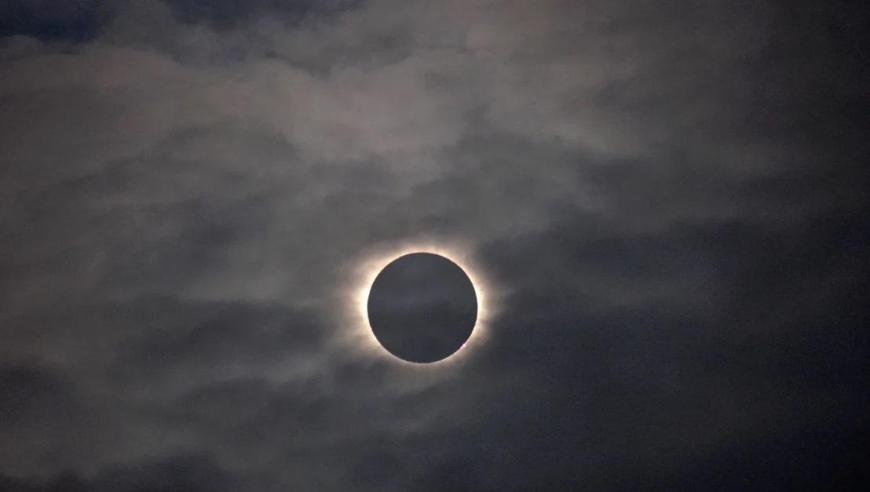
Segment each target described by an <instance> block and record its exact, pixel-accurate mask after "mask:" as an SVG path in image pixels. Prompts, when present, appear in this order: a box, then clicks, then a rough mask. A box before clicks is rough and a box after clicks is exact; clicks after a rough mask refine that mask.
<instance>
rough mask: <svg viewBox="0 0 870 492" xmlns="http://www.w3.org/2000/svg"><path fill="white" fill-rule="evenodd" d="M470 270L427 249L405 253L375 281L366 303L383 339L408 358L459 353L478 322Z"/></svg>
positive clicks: (423, 361)
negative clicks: (467, 270) (425, 250)
mask: <svg viewBox="0 0 870 492" xmlns="http://www.w3.org/2000/svg"><path fill="white" fill-rule="evenodd" d="M478 303H479V299H478V295H477V292H476V290H475V286H474V284H473V282H472V280H471V278H470V277H469V275H468V274H467V273H466V272H465V271H464V270H463V269H462V268H461V267H460V266H459V265H457V264H456V263H454V262H453V261H451V260H450V259H448V258H446V257H444V256H441V255H438V254H434V253H426V252H416V253H411V254H406V255H403V256H400V257H398V258H396V259H395V260H393V261H392V262H390V263H389V264H387V265H386V267H384V268H383V269H382V270H381V271H380V272H379V273H378V274H377V276H376V277H375V279H374V282H372V284H371V287H370V290H369V295H368V300H367V304H366V308H367V314H368V321H369V325H370V327H371V330H372V333H373V335H374V337H375V338H376V339H377V341H378V343H379V344H380V345H381V346H382V347H383V348H384V349H385V350H386V351H387V352H389V353H390V354H392V355H393V356H395V357H397V358H399V359H402V360H404V361H407V362H413V363H418V364H427V363H433V362H438V361H442V360H445V359H448V358H449V357H451V356H453V355H454V354H456V353H457V352H458V351H459V350H461V349H462V348H463V346H464V345H465V344H466V343H467V342H468V340H469V338H470V337H471V336H472V332H473V331H474V328H475V325H476V324H477V321H478Z"/></svg>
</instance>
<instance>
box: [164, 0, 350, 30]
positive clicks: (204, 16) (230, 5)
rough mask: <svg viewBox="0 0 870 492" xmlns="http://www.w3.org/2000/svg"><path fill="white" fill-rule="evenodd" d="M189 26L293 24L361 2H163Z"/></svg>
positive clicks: (219, 27)
mask: <svg viewBox="0 0 870 492" xmlns="http://www.w3.org/2000/svg"><path fill="white" fill-rule="evenodd" d="M163 1H165V2H166V3H167V4H169V5H170V6H171V7H172V9H173V11H175V12H176V14H177V15H178V17H179V18H180V19H181V20H182V21H183V22H187V23H196V22H206V23H208V24H210V25H212V26H214V27H215V28H217V29H226V28H229V27H234V26H238V25H244V24H245V23H247V22H250V21H252V20H254V19H256V18H258V17H267V18H272V19H280V20H282V21H284V22H288V23H291V24H294V23H299V22H302V21H304V20H311V18H312V17H314V18H315V19H316V18H317V17H318V16H323V15H326V14H335V13H336V12H342V11H344V10H347V9H350V8H354V7H356V6H358V5H359V4H361V3H363V2H362V0H289V1H287V0H284V1H282V0H252V1H248V2H235V1H232V0H207V1H197V0H163Z"/></svg>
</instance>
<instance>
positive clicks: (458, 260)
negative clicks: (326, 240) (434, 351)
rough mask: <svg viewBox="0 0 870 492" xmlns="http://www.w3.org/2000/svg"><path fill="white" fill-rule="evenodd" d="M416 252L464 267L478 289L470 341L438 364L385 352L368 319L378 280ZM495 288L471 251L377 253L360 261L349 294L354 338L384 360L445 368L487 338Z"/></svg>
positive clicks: (429, 248)
mask: <svg viewBox="0 0 870 492" xmlns="http://www.w3.org/2000/svg"><path fill="white" fill-rule="evenodd" d="M412 253H431V254H436V255H439V256H443V257H444V258H447V259H448V260H450V261H452V262H453V263H455V264H456V265H457V266H459V268H461V269H462V270H463V271H464V272H465V275H467V276H468V278H469V280H471V284H472V286H473V287H474V292H475V295H476V296H477V320H476V321H475V324H474V328H473V329H472V332H471V336H469V337H468V340H466V341H465V343H464V344H462V346H461V347H459V349H458V350H456V352H454V353H453V354H451V355H450V356H448V357H446V358H444V359H441V360H439V361H435V362H428V363H419V362H411V361H406V360H404V359H400V358H399V357H396V356H395V355H393V354H391V353H390V352H388V351H387V349H385V348H384V347H383V346H382V345H381V343H380V342H379V341H378V339H377V338H375V335H374V332H373V331H372V328H371V325H370V324H369V318H368V299H369V293H370V292H371V288H372V284H374V281H375V278H376V277H377V276H378V274H379V273H381V270H383V269H384V268H385V267H386V266H387V265H389V264H390V263H392V262H393V261H395V260H397V259H398V258H400V257H402V256H405V255H409V254H412ZM492 294H493V289H492V287H491V286H490V284H489V282H487V281H486V279H485V277H484V276H483V275H482V274H481V273H480V270H479V269H478V268H476V266H475V264H474V261H473V258H472V256H471V254H470V253H469V252H468V250H467V249H465V248H462V247H459V246H452V247H445V246H443V245H438V244H434V243H424V244H420V243H411V244H407V245H403V246H400V247H396V248H393V249H391V250H390V251H389V252H387V253H384V252H383V250H381V252H379V253H377V254H372V255H370V256H368V257H366V258H364V259H363V260H362V261H360V262H359V268H358V270H357V273H356V281H355V282H354V285H353V287H352V288H351V289H350V292H349V294H348V302H349V304H350V306H349V308H350V310H351V311H352V312H353V313H354V316H353V317H354V318H355V321H354V322H353V323H352V324H353V325H354V326H353V327H352V329H353V330H354V331H356V332H357V333H355V334H354V335H355V336H353V337H352V338H353V339H355V340H356V341H357V342H359V343H360V345H361V348H362V349H363V350H364V351H365V352H366V353H368V354H371V355H377V356H381V357H384V356H386V357H388V358H389V359H390V360H392V361H394V362H396V363H399V364H403V365H413V366H426V367H429V366H443V365H445V364H453V363H456V362H459V361H460V360H462V359H464V358H465V357H466V356H467V355H468V354H469V353H471V352H473V351H474V350H473V349H474V348H475V347H477V346H479V345H480V343H481V342H483V341H484V340H485V339H486V336H487V334H488V333H487V332H488V328H489V322H490V321H491V319H492V316H493V314H494V309H493V308H494V307H493V305H492V304H493V303H492V300H491V297H492Z"/></svg>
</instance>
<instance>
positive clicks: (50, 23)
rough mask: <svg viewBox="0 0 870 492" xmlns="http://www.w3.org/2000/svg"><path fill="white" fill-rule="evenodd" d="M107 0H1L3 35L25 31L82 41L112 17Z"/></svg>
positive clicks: (0, 34)
mask: <svg viewBox="0 0 870 492" xmlns="http://www.w3.org/2000/svg"><path fill="white" fill-rule="evenodd" d="M111 5H112V2H110V1H107V0H35V1H34V0H2V1H0V39H2V38H5V37H9V36H16V35H23V36H33V37H35V38H39V39H43V40H48V41H73V42H82V41H87V40H90V39H93V38H94V37H96V36H97V35H98V34H99V32H100V29H101V28H102V27H104V26H105V24H106V23H107V22H108V21H109V19H110V18H111V8H110V7H111Z"/></svg>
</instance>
